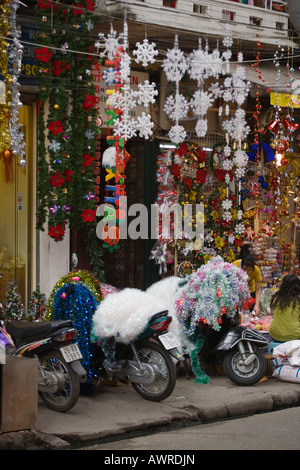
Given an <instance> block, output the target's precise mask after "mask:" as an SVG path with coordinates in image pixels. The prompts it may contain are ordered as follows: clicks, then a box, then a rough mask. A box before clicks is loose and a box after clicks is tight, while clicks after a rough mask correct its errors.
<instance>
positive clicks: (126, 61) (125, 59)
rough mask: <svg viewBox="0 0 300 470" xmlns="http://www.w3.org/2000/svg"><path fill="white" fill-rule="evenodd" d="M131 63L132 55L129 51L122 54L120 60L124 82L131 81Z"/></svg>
mask: <svg viewBox="0 0 300 470" xmlns="http://www.w3.org/2000/svg"><path fill="white" fill-rule="evenodd" d="M130 63H131V57H130V55H129V54H127V52H124V53H123V54H121V60H120V75H121V79H122V80H123V81H124V83H129V81H130Z"/></svg>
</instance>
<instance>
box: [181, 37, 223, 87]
mask: <svg viewBox="0 0 300 470" xmlns="http://www.w3.org/2000/svg"><path fill="white" fill-rule="evenodd" d="M188 62H189V70H188V74H189V75H190V77H191V78H192V79H193V80H197V81H198V84H199V85H201V84H202V83H203V82H204V80H205V79H207V78H210V77H214V78H219V76H220V75H223V74H224V73H225V70H224V57H223V56H221V55H220V51H219V50H218V49H215V50H214V51H213V52H212V53H211V54H210V53H209V50H208V43H206V47H205V50H203V49H202V45H201V39H199V45H198V49H195V50H193V51H192V52H191V54H190V55H189V59H188Z"/></svg>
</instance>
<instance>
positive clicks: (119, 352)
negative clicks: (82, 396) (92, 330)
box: [91, 311, 184, 402]
mask: <svg viewBox="0 0 300 470" xmlns="http://www.w3.org/2000/svg"><path fill="white" fill-rule="evenodd" d="M171 321H172V317H170V316H169V315H168V311H162V312H159V313H156V314H154V315H153V316H152V317H151V319H150V320H149V322H148V325H147V328H146V329H145V330H144V331H143V332H142V333H141V334H140V335H139V336H138V338H137V339H136V341H135V342H134V343H130V344H123V343H119V342H117V341H115V338H108V339H104V340H101V343H100V344H99V343H98V344H93V345H92V346H91V357H92V362H93V365H94V370H95V371H96V372H95V374H96V376H97V380H98V384H97V385H99V384H101V383H102V382H103V381H104V380H105V379H107V378H108V379H118V380H119V381H120V382H125V383H128V382H130V383H131V385H132V387H133V388H134V390H135V391H136V392H137V393H138V394H139V395H141V396H142V397H143V398H144V399H146V400H150V401H155V402H159V401H161V400H164V399H166V398H167V397H168V396H169V395H170V394H171V393H172V392H173V390H174V387H175V383H176V366H175V363H176V362H177V361H183V360H184V357H183V356H182V355H181V354H180V352H179V351H178V349H177V348H178V347H179V346H180V342H179V341H178V339H177V337H176V335H174V334H173V332H169V331H168V326H169V324H170V322H171ZM173 358H174V359H175V360H176V361H175V360H174V359H173Z"/></svg>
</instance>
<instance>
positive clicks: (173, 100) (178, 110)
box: [164, 93, 189, 121]
mask: <svg viewBox="0 0 300 470" xmlns="http://www.w3.org/2000/svg"><path fill="white" fill-rule="evenodd" d="M188 110H189V103H188V101H187V99H186V98H185V97H184V96H183V95H182V94H180V93H176V95H175V97H174V96H172V95H170V96H168V98H167V99H166V102H165V105H164V111H165V113H166V114H167V115H168V116H169V117H170V119H172V120H173V121H177V120H180V119H183V118H185V117H186V116H187V113H188Z"/></svg>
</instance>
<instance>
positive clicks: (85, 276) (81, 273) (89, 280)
mask: <svg viewBox="0 0 300 470" xmlns="http://www.w3.org/2000/svg"><path fill="white" fill-rule="evenodd" d="M72 282H74V283H77V282H81V283H82V284H84V285H85V286H87V287H88V288H89V289H90V290H91V291H92V293H93V295H94V296H95V299H96V300H97V303H100V302H101V300H102V294H101V289H100V283H99V281H98V280H97V279H96V278H95V276H93V274H91V273H90V272H89V271H86V270H78V271H71V272H69V273H68V274H66V275H65V276H62V277H61V278H60V279H59V281H57V283H56V284H55V286H54V287H53V289H52V291H51V293H50V295H49V298H48V303H47V313H46V315H45V320H53V316H54V310H53V299H54V296H55V295H56V292H57V291H58V289H60V288H61V287H63V286H64V285H65V284H69V283H72Z"/></svg>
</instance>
